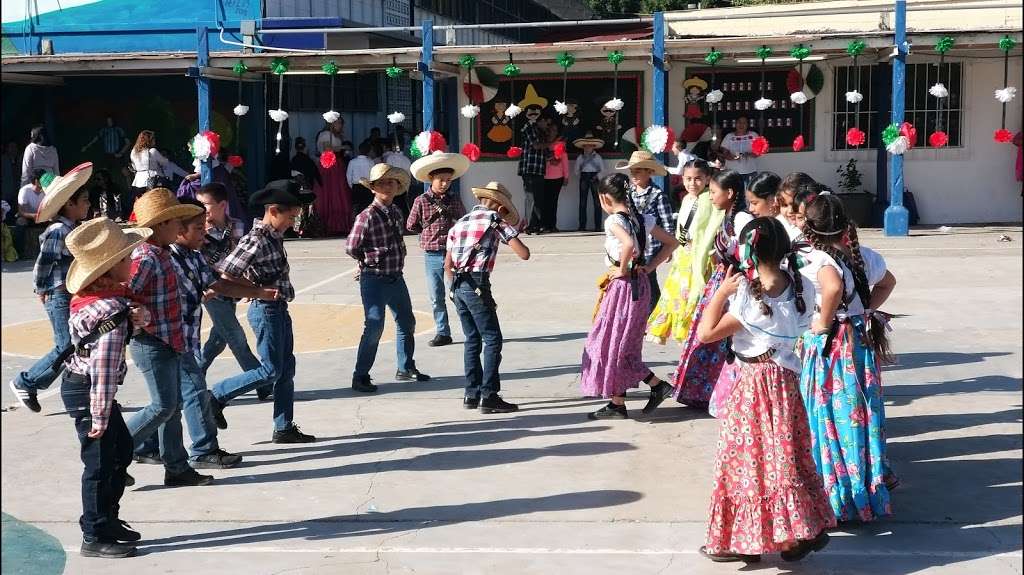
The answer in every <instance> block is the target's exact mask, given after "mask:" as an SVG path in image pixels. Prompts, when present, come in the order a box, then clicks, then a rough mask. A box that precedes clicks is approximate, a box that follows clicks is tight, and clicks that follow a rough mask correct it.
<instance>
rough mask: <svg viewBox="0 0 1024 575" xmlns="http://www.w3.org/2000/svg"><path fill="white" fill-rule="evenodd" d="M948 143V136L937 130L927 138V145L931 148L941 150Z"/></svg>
mask: <svg viewBox="0 0 1024 575" xmlns="http://www.w3.org/2000/svg"><path fill="white" fill-rule="evenodd" d="M948 143H949V136H948V135H947V134H946V132H943V131H942V130H939V131H937V132H932V135H930V136H928V145H929V146H931V147H933V148H941V147H943V146H945V145H946V144H948Z"/></svg>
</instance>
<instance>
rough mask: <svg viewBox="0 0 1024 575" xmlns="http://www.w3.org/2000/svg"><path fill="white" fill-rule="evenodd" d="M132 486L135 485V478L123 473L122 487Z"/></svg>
mask: <svg viewBox="0 0 1024 575" xmlns="http://www.w3.org/2000/svg"><path fill="white" fill-rule="evenodd" d="M132 485H135V478H134V477H132V476H131V475H128V474H127V473H125V474H124V486H125V487H131V486H132Z"/></svg>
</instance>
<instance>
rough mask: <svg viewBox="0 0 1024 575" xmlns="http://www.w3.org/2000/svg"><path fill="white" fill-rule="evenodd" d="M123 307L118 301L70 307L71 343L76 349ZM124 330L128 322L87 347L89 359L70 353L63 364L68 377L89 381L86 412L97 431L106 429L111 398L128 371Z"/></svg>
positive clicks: (122, 300) (108, 299)
mask: <svg viewBox="0 0 1024 575" xmlns="http://www.w3.org/2000/svg"><path fill="white" fill-rule="evenodd" d="M126 307H128V300H127V299H125V298H121V297H105V298H99V299H95V300H94V301H92V302H89V303H87V304H85V305H83V306H82V307H80V308H76V307H74V306H73V309H74V311H73V312H72V313H71V320H70V321H69V322H68V327H69V328H70V331H71V343H72V344H75V345H77V344H78V342H79V341H81V340H82V338H83V337H85V336H86V335H87V334H89V333H90V332H92V331H93V330H94V329H95V328H96V326H98V325H99V324H100V323H101V322H103V321H104V320H106V319H107V318H109V317H110V316H112V315H114V314H116V313H118V312H120V311H122V310H124V309H125V308H126ZM128 326H129V323H128V322H122V323H121V325H119V326H118V327H117V328H115V329H114V330H112V331H110V332H108V333H105V334H103V335H102V336H101V337H100V338H99V339H97V340H96V341H95V342H94V343H93V344H92V345H91V346H90V347H89V350H90V353H89V357H82V356H80V355H78V354H77V353H74V354H71V357H70V358H69V359H68V361H67V363H66V367H67V368H68V370H69V371H71V372H72V373H76V374H78V375H83V376H88V377H89V381H90V383H91V385H92V388H91V390H90V391H89V411H90V413H91V414H92V426H93V427H94V428H96V429H99V430H105V429H106V428H107V423H108V419H109V417H110V407H111V405H113V403H114V394H115V393H117V386H118V385H120V384H121V382H123V381H124V376H125V373H126V372H127V370H128V368H127V367H126V365H125V353H124V348H125V346H126V345H128Z"/></svg>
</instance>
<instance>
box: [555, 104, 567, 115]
mask: <svg viewBox="0 0 1024 575" xmlns="http://www.w3.org/2000/svg"><path fill="white" fill-rule="evenodd" d="M555 111H556V112H558V115H559V116H564V115H566V114H568V113H569V105H568V104H566V103H565V102H563V101H561V100H555Z"/></svg>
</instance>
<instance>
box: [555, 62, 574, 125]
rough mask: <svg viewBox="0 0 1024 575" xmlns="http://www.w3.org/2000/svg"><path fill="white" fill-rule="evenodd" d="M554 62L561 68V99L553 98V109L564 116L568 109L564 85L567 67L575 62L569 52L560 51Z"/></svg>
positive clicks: (567, 74)
mask: <svg viewBox="0 0 1024 575" xmlns="http://www.w3.org/2000/svg"><path fill="white" fill-rule="evenodd" d="M555 62H556V63H557V64H558V65H559V66H560V67H561V68H562V99H561V100H555V111H556V112H558V115H559V116H564V115H565V114H566V113H567V112H568V111H569V105H568V104H566V103H565V101H566V100H567V98H566V96H565V94H566V86H567V85H568V80H569V68H572V65H573V64H575V63H576V57H575V56H573V55H572V54H570V53H569V52H562V53H561V54H559V55H558V56H557V57H556V58H555Z"/></svg>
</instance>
